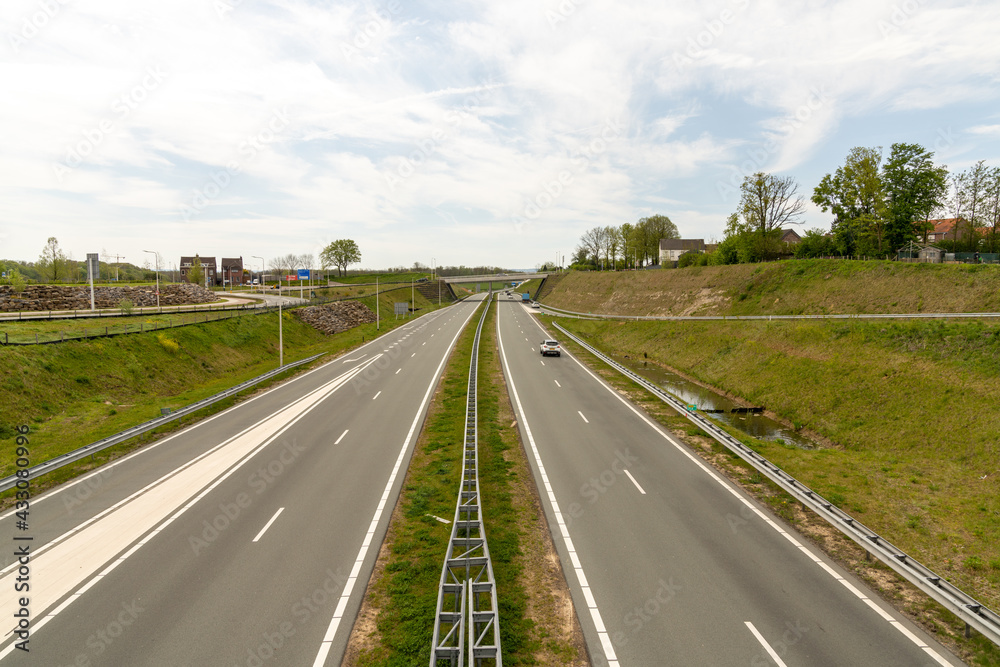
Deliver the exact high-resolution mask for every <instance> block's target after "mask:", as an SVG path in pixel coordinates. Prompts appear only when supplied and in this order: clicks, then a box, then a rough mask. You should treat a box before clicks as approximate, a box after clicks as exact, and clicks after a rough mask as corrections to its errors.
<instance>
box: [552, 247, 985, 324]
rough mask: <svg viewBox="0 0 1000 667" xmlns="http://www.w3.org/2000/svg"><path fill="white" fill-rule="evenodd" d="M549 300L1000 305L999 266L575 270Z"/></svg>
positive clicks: (838, 307) (785, 311)
mask: <svg viewBox="0 0 1000 667" xmlns="http://www.w3.org/2000/svg"><path fill="white" fill-rule="evenodd" d="M546 292H547V293H546V294H545V295H544V297H543V301H544V303H546V304H548V305H551V306H555V307H556V308H564V309H567V310H573V311H578V312H584V313H588V312H592V313H602V314H610V315H673V316H686V315H822V314H854V313H920V312H924V313H931V312H941V313H948V312H952V313H954V312H970V313H971V312H997V311H1000V266H992V265H989V266H988V265H978V266H977V265H964V264H957V265H948V264H903V263H899V262H876V261H851V260H790V261H784V262H774V263H770V264H740V265H734V266H705V267H688V268H685V269H659V270H651V271H619V272H610V271H607V272H571V273H569V274H567V275H566V276H564V277H562V278H561V279H560V280H559V281H558V282H557V283H556V284H555V285H554V286H553V288H552V289H551V291H549V290H548V289H546Z"/></svg>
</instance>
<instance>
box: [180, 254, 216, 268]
mask: <svg viewBox="0 0 1000 667" xmlns="http://www.w3.org/2000/svg"><path fill="white" fill-rule="evenodd" d="M195 257H197V258H198V261H199V262H201V265H202V266H210V267H212V268H213V269H214V268H215V258H214V257H202V256H201V255H193V256H191V257H184V256H182V257H181V266H191V265H192V264H194V258H195Z"/></svg>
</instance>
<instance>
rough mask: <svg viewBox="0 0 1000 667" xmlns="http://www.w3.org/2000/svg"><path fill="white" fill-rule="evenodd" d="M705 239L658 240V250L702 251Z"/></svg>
mask: <svg viewBox="0 0 1000 667" xmlns="http://www.w3.org/2000/svg"><path fill="white" fill-rule="evenodd" d="M704 249H705V239H660V250H704Z"/></svg>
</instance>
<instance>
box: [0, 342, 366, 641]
mask: <svg viewBox="0 0 1000 667" xmlns="http://www.w3.org/2000/svg"><path fill="white" fill-rule="evenodd" d="M381 356H382V355H381V354H380V355H377V356H375V357H373V358H372V359H369V360H368V361H366V362H365V363H364V364H362V365H360V366H357V367H355V368H352V369H351V370H349V371H347V372H346V373H344V374H342V375H340V376H339V377H337V378H334V379H333V380H331V381H329V382H327V383H326V384H324V385H322V386H320V387H319V388H317V389H314V390H312V391H311V392H309V393H308V394H306V395H305V396H302V397H300V398H299V399H297V400H295V401H293V402H292V403H290V404H288V405H286V406H285V407H283V408H281V409H280V410H277V411H275V412H274V413H272V414H271V415H269V416H267V417H265V418H263V419H261V420H260V421H258V422H257V423H256V424H254V425H253V426H250V427H248V428H246V429H244V430H243V431H241V432H240V433H238V434H236V435H234V436H232V437H230V438H228V439H227V440H225V441H223V442H221V443H219V444H218V445H216V446H215V447H212V448H211V449H209V450H208V451H207V452H204V453H203V454H201V455H199V456H197V457H195V458H194V459H192V460H191V461H188V462H187V463H185V464H184V465H182V466H180V467H179V468H177V469H175V470H173V471H171V472H169V473H167V474H166V475H164V476H162V477H161V478H160V479H158V480H156V481H154V482H151V483H150V484H148V485H146V486H145V487H143V488H142V489H140V490H138V491H136V492H135V493H133V494H132V495H130V496H128V497H126V498H124V499H123V500H120V501H118V502H117V503H115V504H114V505H112V506H111V507H109V508H108V509H106V510H104V511H103V512H101V513H100V514H98V515H96V516H94V517H91V518H90V519H88V520H87V521H85V522H83V523H82V524H80V525H79V526H77V527H75V528H73V529H72V530H70V531H68V532H67V533H64V534H63V535H61V536H60V537H58V538H56V539H55V540H53V541H52V542H50V544H53V543H57V542H63V541H66V542H68V543H70V544H72V542H71V541H70V540H67V539H66V538H68V537H70V536H76V535H77V534H78V533H80V532H81V531H82V530H83V529H84V528H85V527H87V526H90V525H91V524H93V523H95V522H97V521H98V520H99V519H102V518H105V517H108V516H109V515H111V514H112V513H113V512H115V511H116V510H119V509H122V510H127V509H128V508H127V505H128V504H129V503H130V502H132V501H135V500H137V499H138V500H140V501H141V499H142V497H143V496H144V495H145V494H147V493H148V492H150V491H151V490H152V489H154V488H156V487H159V490H160V491H161V492H162V489H163V488H164V487H165V486H166V485H168V484H172V483H175V482H176V479H175V478H177V479H180V478H181V476H182V475H185V474H188V473H189V470H190V469H191V468H192V467H193V466H194V465H195V464H196V463H198V462H200V461H203V460H205V459H207V458H208V457H209V456H210V455H212V454H213V453H215V452H219V451H220V450H222V449H223V448H224V447H225V446H226V445H228V444H230V443H234V442H236V441H237V440H238V439H239V438H241V437H243V436H245V435H247V434H249V433H250V432H251V431H253V430H254V429H257V428H259V427H263V426H264V425H265V423H266V422H268V421H269V420H271V419H275V418H277V417H279V416H280V415H281V414H282V413H285V412H287V413H293V412H295V410H296V409H298V410H300V412H299V413H298V414H297V415H296V416H294V417H292V418H291V419H290V420H289V421H287V422H285V423H284V424H283V425H282V426H280V427H278V429H277V430H276V431H275V432H274V433H272V434H271V435H269V436H268V437H267V438H265V440H264V441H263V442H262V443H261V444H259V445H257V446H255V447H253V448H252V449H251V450H250V451H249V452H248V453H245V454H242V455H240V456H239V457H238V458H237V460H236V462H235V463H232V464H226V465H227V466H228V467H227V469H226V470H225V472H224V473H222V475H220V476H219V477H217V478H215V481H213V482H212V483H211V484H209V485H208V486H207V487H205V488H204V489H202V490H201V492H200V493H198V494H197V495H195V497H194V498H192V499H190V500H189V501H188V502H187V504H186V505H184V506H183V507H181V508H180V509H179V510H177V511H176V512H174V513H173V514H172V515H170V517H169V518H167V519H166V520H163V521H161V522H160V523H159V524H156V523H154V526H155V527H154V528H153V530H152V531H151V532H148V533H146V535H145V537H143V538H142V539H141V540H139V541H138V542H137V543H135V544H134V545H133V546H132V548H130V549H128V550H127V551H125V552H124V553H123V554H121V555H120V556H119V557H118V558H117V559H114V560H112V561H111V564H110V565H108V566H107V567H105V568H104V569H103V570H101V571H100V572H99V573H98V574H96V575H95V574H93V573H92V572H91V573H88V574H85V575H84V574H83V573H82V572H81V571H77V572H74V573H73V577H72V578H77V577H79V580H80V581H83V580H85V579H87V578H88V577H90V580H89V581H88V582H87V583H86V584H84V585H83V586H82V587H81V588H79V589H78V590H77V591H76V592H75V593H73V594H72V595H70V596H69V597H67V598H66V599H65V600H64V601H63V602H62V604H60V605H59V606H57V607H56V608H55V609H53V610H52V611H51V612H49V613H48V614H47V615H45V616H44V617H43V618H41V619H40V620H38V621H36V622H35V624H34V627H33V630H34V631H35V632H37V631H38V630H40V629H41V628H42V627H43V626H45V625H46V624H47V623H48V622H49V621H51V620H52V619H53V618H55V617H56V616H57V615H58V614H59V613H60V612H62V611H63V610H65V609H66V608H67V607H69V606H70V605H71V604H72V603H74V602H76V601H77V600H78V599H79V598H80V597H81V596H83V594H84V593H86V592H87V591H88V590H90V589H91V588H92V587H93V586H94V585H95V584H97V583H98V582H100V581H101V580H102V579H104V578H105V577H106V576H107V575H108V574H110V573H111V571H112V570H114V569H115V568H116V567H118V566H119V565H121V564H122V563H124V562H125V561H126V560H127V559H128V557H129V556H131V555H132V554H134V553H135V552H137V551H138V550H139V549H141V548H142V547H143V546H145V545H146V543H148V542H149V541H150V540H152V539H153V538H155V537H156V536H157V535H159V534H160V532H161V531H163V530H164V529H165V528H166V527H167V526H169V525H170V524H171V523H173V522H174V521H175V520H176V519H177V518H178V517H179V516H181V515H182V514H184V513H185V512H186V511H187V510H188V509H190V508H191V507H192V506H194V505H195V504H196V503H198V501H200V500H201V499H202V498H204V497H205V496H206V495H208V494H209V493H210V492H211V491H212V490H214V489H215V488H216V487H217V486H219V485H220V484H222V483H223V482H224V481H225V480H227V479H229V477H231V476H232V475H233V474H234V473H235V472H236V471H237V470H239V469H240V468H241V467H242V466H243V464H245V463H246V462H247V461H250V460H251V459H252V458H253V457H254V456H256V455H257V454H258V453H260V452H261V451H262V450H264V449H265V448H266V447H268V446H269V445H270V444H271V443H272V442H274V441H275V440H277V439H278V438H279V437H280V436H281V435H282V434H283V433H285V432H286V431H287V430H288V429H290V428H291V427H292V425H294V424H295V423H297V422H298V421H299V420H301V419H302V418H303V417H304V416H305V415H306V414H308V413H309V412H311V411H312V410H313V409H314V408H316V406H318V405H320V403H321V402H322V400H323V399H324V398H326V397H327V396H329V395H330V394H332V393H333V392H334V391H336V390H337V389H339V388H340V387H342V386H344V385H345V384H346V383H347V382H349V381H350V380H351V379H352V378H353V377H355V376H356V375H358V374H359V373H361V372H362V371H364V369H365V368H366V367H367V366H369V365H371V364H372V363H374V362H375V361H376V360H378V359H379V358H380V357H381ZM317 397H318V398H317ZM310 401H311V403H310ZM303 405H306V406H307V407H305V408H302V407H301V406H303ZM134 508H135V506H133V510H134ZM137 527H138V526H137V525H130V528H132V529H137ZM105 544H106V543H105ZM60 546H65V545H62V544H61V545H60ZM70 548H71V549H72V548H74V547H70ZM119 553H120V552H119ZM56 554H57V555H56V558H58V551H56ZM46 556H47V557H49V560H51V559H52V557H53V556H52V554H49V553H47V554H46ZM112 558H114V557H113V556H112ZM33 560H34V559H33ZM104 562H107V561H104ZM58 585H61V586H67V581H66V578H65V577H63V579H62V580H60V581H59V582H58ZM75 585H76V584H72V585H70V586H69V587H68V588H67V592H68V591H69V590H72V588H73V586H75ZM48 593H50V594H51V591H48ZM36 597H37V594H36ZM56 597H61V594H60V595H58V596H56ZM2 604H3V602H0V605H2ZM39 606H40V608H42V609H46V608H48V603H47V602H43V603H42V604H41V605H39ZM14 648H15V644H13V643H11V644H9V645H8V646H7V647H6V648H4V649H3V650H2V651H0V660H3V659H4V658H5V657H7V655H9V654H10V653H11V652H12V651H13V650H14Z"/></svg>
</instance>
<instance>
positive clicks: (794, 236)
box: [781, 229, 802, 243]
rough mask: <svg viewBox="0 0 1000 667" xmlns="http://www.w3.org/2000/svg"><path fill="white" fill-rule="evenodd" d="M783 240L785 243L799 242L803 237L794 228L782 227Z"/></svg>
mask: <svg viewBox="0 0 1000 667" xmlns="http://www.w3.org/2000/svg"><path fill="white" fill-rule="evenodd" d="M781 240H782V241H784V242H785V243H798V242H799V241H801V240H802V237H801V236H799V233H798V232H797V231H795V230H794V229H782V230H781Z"/></svg>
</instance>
